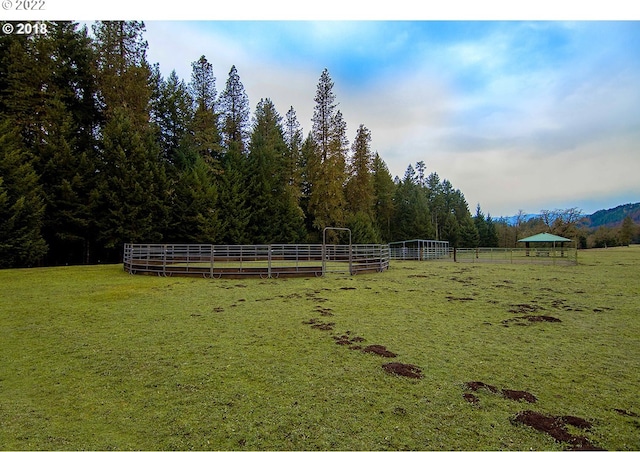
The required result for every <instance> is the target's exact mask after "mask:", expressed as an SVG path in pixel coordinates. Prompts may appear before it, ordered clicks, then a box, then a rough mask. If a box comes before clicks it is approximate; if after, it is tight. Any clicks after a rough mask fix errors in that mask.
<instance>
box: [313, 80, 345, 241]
mask: <svg viewBox="0 0 640 452" xmlns="http://www.w3.org/2000/svg"><path fill="white" fill-rule="evenodd" d="M314 101H315V106H314V113H313V120H312V130H311V137H312V141H313V149H314V153H315V154H316V156H315V157H314V159H313V163H314V165H312V166H310V167H309V168H310V172H309V174H310V176H311V194H310V197H309V206H308V209H309V213H310V214H311V216H312V217H313V227H314V229H316V230H317V231H318V232H321V231H322V230H323V229H324V228H325V227H328V226H330V227H341V226H343V225H344V220H345V218H344V207H345V197H344V184H345V182H346V152H347V149H348V140H347V138H346V123H345V122H344V119H343V117H342V114H341V113H340V112H339V111H337V110H336V107H337V105H336V103H335V95H334V94H333V81H332V80H331V77H330V76H329V72H328V70H327V69H325V70H324V71H323V72H322V74H321V76H320V81H319V82H318V86H317V90H316V96H315V98H314Z"/></svg>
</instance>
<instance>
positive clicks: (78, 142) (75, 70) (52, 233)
mask: <svg viewBox="0 0 640 452" xmlns="http://www.w3.org/2000/svg"><path fill="white" fill-rule="evenodd" d="M47 27H48V30H49V32H48V33H47V34H46V35H36V36H32V37H30V38H28V39H26V40H24V42H22V43H20V45H18V44H17V43H14V45H13V46H12V47H11V48H10V51H9V53H8V54H7V55H6V57H5V59H4V63H5V64H6V68H7V70H8V75H9V76H8V77H7V80H6V85H5V89H4V90H3V93H2V96H1V97H2V98H3V103H4V105H5V106H6V107H7V111H6V113H7V115H8V116H9V117H11V118H12V119H13V120H14V123H15V124H16V125H17V126H18V127H19V128H20V136H21V137H22V140H23V144H24V146H25V148H26V149H28V150H29V152H30V153H31V154H32V155H33V156H34V160H33V167H34V170H35V171H36V173H37V174H38V175H39V180H40V184H41V185H42V187H43V192H44V195H45V205H46V209H45V215H44V219H43V221H44V224H43V228H42V234H43V236H44V237H45V240H46V242H47V243H48V245H49V250H50V256H49V257H48V258H47V259H46V260H45V262H47V263H54V264H60V263H81V262H88V259H89V249H90V246H89V244H90V242H91V240H92V237H93V235H94V234H93V232H94V231H93V228H92V224H93V223H92V215H91V211H90V207H89V206H90V204H91V202H90V198H89V193H90V191H91V188H92V186H93V182H94V175H95V164H94V161H95V149H96V139H95V135H94V131H95V130H96V128H97V126H98V124H99V113H98V110H97V105H96V103H95V93H96V85H95V71H94V68H93V62H94V60H95V58H94V55H93V52H92V49H91V41H90V39H89V38H88V36H87V30H86V28H83V29H81V30H78V29H77V24H75V23H71V22H51V23H48V24H47Z"/></svg>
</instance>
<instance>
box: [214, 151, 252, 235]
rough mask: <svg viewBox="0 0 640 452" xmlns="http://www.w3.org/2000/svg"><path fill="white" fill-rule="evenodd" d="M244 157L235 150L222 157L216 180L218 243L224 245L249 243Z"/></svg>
mask: <svg viewBox="0 0 640 452" xmlns="http://www.w3.org/2000/svg"><path fill="white" fill-rule="evenodd" d="M246 166H247V162H246V155H245V154H242V153H240V152H239V151H238V150H231V151H228V152H227V153H226V154H225V155H224V156H223V157H222V172H221V174H220V175H219V177H218V187H219V192H218V215H219V219H220V225H221V236H220V241H221V243H223V244H227V245H244V244H247V243H250V242H251V241H252V240H251V237H250V235H249V231H248V225H249V221H250V216H251V212H250V210H249V204H248V200H247V197H248V191H247V184H246V175H247V169H246Z"/></svg>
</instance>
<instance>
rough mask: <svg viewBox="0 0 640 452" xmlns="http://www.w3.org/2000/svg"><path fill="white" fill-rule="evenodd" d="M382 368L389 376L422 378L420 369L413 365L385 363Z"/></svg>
mask: <svg viewBox="0 0 640 452" xmlns="http://www.w3.org/2000/svg"><path fill="white" fill-rule="evenodd" d="M382 368H383V369H384V370H385V371H386V372H388V373H390V374H395V375H400V376H401V377H407V378H422V369H420V368H419V367H418V366H414V365H413V364H404V363H387V364H383V365H382Z"/></svg>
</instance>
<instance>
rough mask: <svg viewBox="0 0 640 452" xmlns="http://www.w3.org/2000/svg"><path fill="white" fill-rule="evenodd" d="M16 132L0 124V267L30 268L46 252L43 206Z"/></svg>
mask: <svg viewBox="0 0 640 452" xmlns="http://www.w3.org/2000/svg"><path fill="white" fill-rule="evenodd" d="M42 195H43V193H42V189H41V187H40V185H39V184H38V176H37V174H36V172H35V171H34V169H33V166H32V165H31V158H30V156H29V155H28V153H26V152H25V150H24V147H23V144H22V143H21V140H20V138H19V135H18V130H17V129H16V128H12V127H11V126H10V121H9V120H8V119H5V120H3V121H2V122H0V268H8V267H17V266H19V267H22V266H31V265H34V264H35V263H37V262H38V260H39V259H41V258H42V257H43V256H44V255H45V253H46V252H47V245H46V242H45V241H44V238H43V237H42V234H41V227H42V225H43V221H42V219H43V215H44V210H45V204H44V202H43V200H42Z"/></svg>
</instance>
